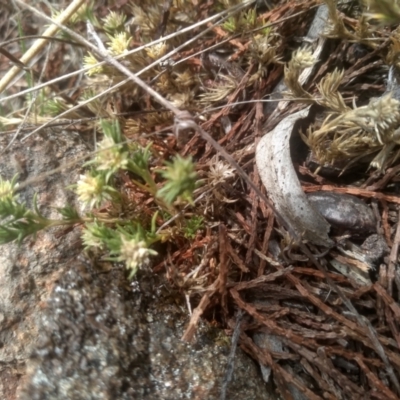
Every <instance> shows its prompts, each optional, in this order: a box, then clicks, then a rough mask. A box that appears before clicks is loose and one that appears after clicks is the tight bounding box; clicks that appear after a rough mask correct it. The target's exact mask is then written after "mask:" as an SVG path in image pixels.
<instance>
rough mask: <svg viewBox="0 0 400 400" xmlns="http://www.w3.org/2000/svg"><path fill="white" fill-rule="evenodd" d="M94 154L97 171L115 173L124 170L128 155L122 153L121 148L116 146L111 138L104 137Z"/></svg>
mask: <svg viewBox="0 0 400 400" xmlns="http://www.w3.org/2000/svg"><path fill="white" fill-rule="evenodd" d="M98 148H99V152H98V153H97V154H96V164H97V169H98V170H100V171H117V170H118V169H126V167H127V165H128V153H127V152H123V151H122V149H121V146H119V145H116V144H115V143H114V141H113V139H112V138H110V137H108V136H104V138H103V140H102V141H101V142H100V143H99V145H98Z"/></svg>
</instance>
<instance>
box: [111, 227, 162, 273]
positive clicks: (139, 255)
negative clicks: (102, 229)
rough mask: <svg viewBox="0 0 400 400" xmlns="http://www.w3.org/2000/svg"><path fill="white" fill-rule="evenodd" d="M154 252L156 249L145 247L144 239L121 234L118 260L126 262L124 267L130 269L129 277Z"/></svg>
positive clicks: (154, 253)
mask: <svg viewBox="0 0 400 400" xmlns="http://www.w3.org/2000/svg"><path fill="white" fill-rule="evenodd" d="M156 254H157V252H156V251H154V250H151V249H149V248H148V247H147V245H146V242H145V241H143V240H137V239H134V238H127V237H126V236H125V235H122V234H121V248H120V256H119V257H118V261H124V262H125V263H126V267H127V268H129V269H130V270H131V273H130V277H132V276H133V275H135V273H136V271H137V269H138V268H139V267H140V265H141V264H143V263H144V262H145V261H147V259H148V257H149V256H151V255H156Z"/></svg>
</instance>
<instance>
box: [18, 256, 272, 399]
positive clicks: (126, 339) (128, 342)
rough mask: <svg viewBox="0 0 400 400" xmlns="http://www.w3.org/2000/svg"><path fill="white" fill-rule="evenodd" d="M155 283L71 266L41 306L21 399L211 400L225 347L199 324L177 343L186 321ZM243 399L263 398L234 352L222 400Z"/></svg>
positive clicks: (117, 271)
mask: <svg viewBox="0 0 400 400" xmlns="http://www.w3.org/2000/svg"><path fill="white" fill-rule="evenodd" d="M160 279H161V277H156V276H153V275H152V274H151V273H150V272H149V273H145V274H141V275H139V276H138V281H136V282H130V281H128V280H127V279H126V271H125V269H124V268H123V267H122V266H121V267H115V266H114V267H113V268H112V269H111V270H110V271H108V272H102V271H99V270H97V269H96V267H92V266H90V265H87V264H85V263H80V262H75V263H72V264H71V265H70V266H69V267H68V269H67V270H66V272H65V274H63V276H62V277H61V278H60V280H59V282H58V283H57V285H56V286H55V288H54V290H53V293H52V294H51V296H50V300H49V301H48V308H47V310H46V313H45V315H44V317H43V323H42V325H41V333H40V340H39V344H38V347H37V350H36V352H35V357H34V358H33V360H32V363H31V364H30V366H29V368H28V379H27V382H28V383H27V384H26V386H25V387H24V389H23V391H22V396H21V399H22V400H28V399H29V400H36V399H37V400H39V399H40V400H41V399H49V400H50V399H60V400H62V399H85V400H86V399H93V400H95V399H96V400H100V399H101V400H102V399H165V400H169V399H171V400H172V399H174V400H178V399H211V400H212V399H219V398H220V394H221V392H220V389H221V384H222V380H223V377H224V374H225V367H226V361H227V356H228V353H229V346H220V345H218V344H216V341H215V332H214V330H213V329H212V328H210V327H209V326H208V325H207V324H206V323H202V324H201V327H200V329H199V331H198V332H197V334H196V342H195V343H192V344H189V343H185V342H183V341H181V339H180V337H181V335H182V334H183V331H184V328H185V325H186V323H187V321H188V318H187V313H186V312H185V311H184V310H183V309H181V308H180V307H179V306H178V305H177V304H175V303H174V302H171V300H170V295H169V294H168V291H167V290H166V289H165V287H166V285H165V282H162V281H160V282H158V280H160ZM157 288H158V289H157ZM161 288H164V290H162V289H161ZM244 398H246V399H269V398H270V396H269V395H268V394H267V393H266V391H265V386H264V383H263V382H262V380H261V376H260V374H259V372H258V370H257V367H256V366H255V364H254V363H253V361H251V360H250V359H249V358H248V357H247V356H246V355H245V354H243V353H242V352H241V351H239V352H238V356H237V359H236V365H235V374H234V379H233V382H232V383H231V385H230V386H229V388H228V395H227V399H244Z"/></svg>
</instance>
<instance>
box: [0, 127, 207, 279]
mask: <svg viewBox="0 0 400 400" xmlns="http://www.w3.org/2000/svg"><path fill="white" fill-rule="evenodd" d="M100 126H101V130H102V132H103V134H104V136H103V139H102V140H101V141H100V142H99V143H98V149H97V151H96V152H95V155H94V157H93V159H92V160H90V161H89V162H88V163H86V166H87V167H88V168H89V169H88V171H87V172H86V173H85V174H83V175H81V176H80V179H79V181H78V182H77V184H76V185H73V186H72V188H73V189H74V190H75V192H76V193H77V195H78V198H79V200H80V201H81V202H82V203H84V204H85V205H86V208H87V210H88V215H86V216H85V217H81V216H79V214H78V212H77V211H76V210H75V209H74V208H73V207H71V206H69V205H67V206H66V207H64V208H61V209H58V211H59V213H60V214H61V216H62V218H61V219H59V220H52V219H48V218H46V217H44V216H43V214H42V213H41V212H40V211H39V208H38V206H37V200H36V197H35V198H34V201H33V209H32V210H30V209H29V208H27V207H26V205H25V204H23V203H21V202H20V201H19V200H18V194H17V193H16V191H17V189H18V183H17V176H16V177H14V179H13V180H11V181H6V180H2V179H0V243H7V242H11V241H13V240H17V241H18V242H19V243H21V242H22V240H23V239H24V238H26V237H27V236H29V235H32V234H35V233H37V232H38V231H40V230H42V229H45V228H49V227H54V226H58V225H65V224H67V225H68V224H69V225H71V224H76V223H82V222H83V223H84V224H85V227H84V230H83V234H82V240H83V243H84V246H85V248H86V249H88V248H94V249H98V250H100V251H103V252H105V253H106V257H107V258H108V259H110V260H113V261H123V262H125V263H126V266H127V268H129V269H130V271H131V272H130V276H131V277H132V276H133V275H134V274H135V273H136V271H137V269H138V267H139V265H141V264H142V263H143V262H145V260H146V259H147V258H148V257H149V256H152V255H155V254H157V253H156V252H155V251H154V250H152V249H151V248H150V246H151V245H152V244H154V243H155V242H157V241H160V240H164V239H165V235H163V233H162V232H161V233H160V234H156V220H157V218H158V216H159V211H160V212H162V213H163V214H164V215H174V214H175V213H176V211H175V206H174V203H175V202H176V201H177V200H179V203H181V202H182V201H184V202H189V203H192V202H193V200H192V195H193V190H194V189H195V187H196V181H197V174H196V172H195V168H194V164H193V162H192V160H191V159H190V158H182V157H180V156H177V157H175V158H174V159H173V160H172V161H171V162H166V163H165V165H166V167H165V169H160V170H154V171H152V170H151V168H150V161H151V159H152V157H153V153H152V149H151V143H150V144H148V145H147V146H146V147H141V146H140V145H138V144H137V143H130V144H128V143H127V142H125V141H124V140H123V136H122V133H121V129H120V125H119V123H118V121H102V122H101V124H100ZM123 171H127V172H128V173H131V174H132V175H131V179H130V181H131V184H133V185H135V186H136V187H137V188H138V189H139V190H140V191H142V192H144V193H147V195H148V196H150V197H152V198H153V199H154V202H155V203H156V205H157V208H155V209H154V213H153V215H152V218H151V221H149V218H146V216H144V215H141V209H140V207H138V208H137V209H136V210H134V213H133V214H132V215H126V217H125V218H115V216H114V214H115V210H116V209H126V208H129V204H126V203H129V199H127V198H126V197H124V196H122V195H121V191H120V190H119V187H118V185H117V184H116V176H117V174H118V173H120V172H123ZM160 177H161V178H163V180H162V182H158V181H159V178H160ZM100 206H102V207H105V208H106V209H107V210H108V212H106V213H102V214H101V215H100V216H99V215H98V213H96V211H95V210H94V209H95V208H96V207H100ZM118 207H119V208H118ZM146 221H147V222H146ZM189 221H191V222H190V223H189V224H188V225H187V226H186V228H185V229H186V233H187V235H188V236H187V237H192V236H193V234H194V233H195V232H196V231H197V229H198V227H199V226H200V225H201V223H202V219H201V220H200V219H196V218H193V219H192V220H189ZM185 236H186V234H185Z"/></svg>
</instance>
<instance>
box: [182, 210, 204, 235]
mask: <svg viewBox="0 0 400 400" xmlns="http://www.w3.org/2000/svg"><path fill="white" fill-rule="evenodd" d="M203 225H204V218H203V217H201V216H199V215H193V216H192V217H191V218H190V219H188V220H187V221H186V224H185V226H184V228H183V235H184V236H185V238H186V239H194V238H195V237H196V234H197V231H198V230H200V229H201V228H202V227H203Z"/></svg>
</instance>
